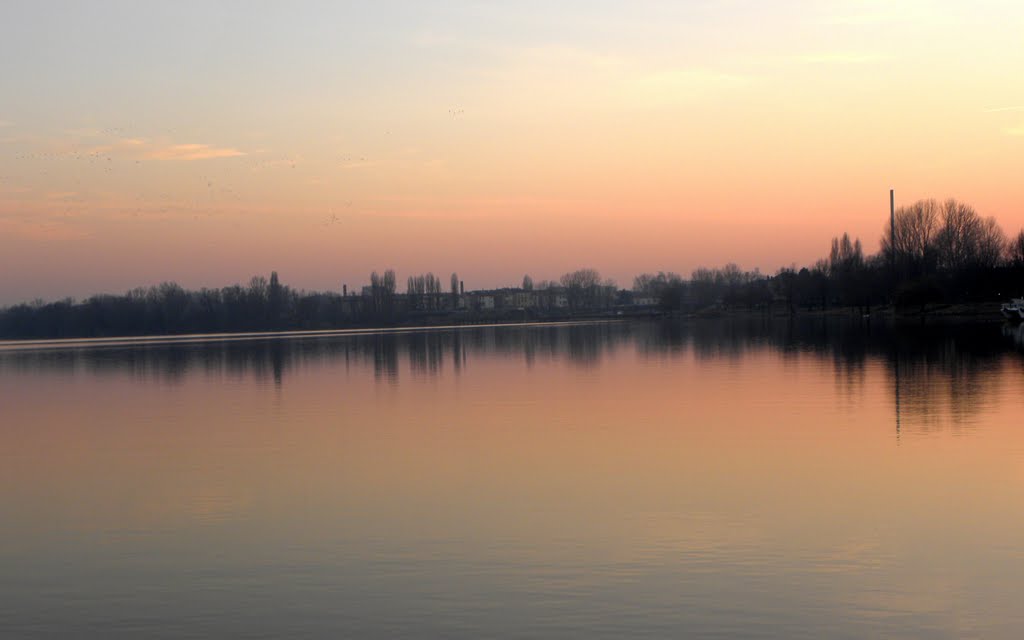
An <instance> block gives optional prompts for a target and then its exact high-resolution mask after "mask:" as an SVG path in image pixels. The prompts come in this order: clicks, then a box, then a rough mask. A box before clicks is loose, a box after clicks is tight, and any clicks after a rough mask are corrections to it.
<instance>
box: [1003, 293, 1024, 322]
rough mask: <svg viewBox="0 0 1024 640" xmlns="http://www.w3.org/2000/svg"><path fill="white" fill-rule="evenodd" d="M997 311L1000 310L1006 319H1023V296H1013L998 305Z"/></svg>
mask: <svg viewBox="0 0 1024 640" xmlns="http://www.w3.org/2000/svg"><path fill="white" fill-rule="evenodd" d="M999 311H1001V312H1002V314H1003V317H1004V318H1006V319H1007V320H1013V321H1020V320H1024V298H1014V299H1013V300H1010V301H1009V302H1004V303H1003V305H1002V306H1001V307H999Z"/></svg>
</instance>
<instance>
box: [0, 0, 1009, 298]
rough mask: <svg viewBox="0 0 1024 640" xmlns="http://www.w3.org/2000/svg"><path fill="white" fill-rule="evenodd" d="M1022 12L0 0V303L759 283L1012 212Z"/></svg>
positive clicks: (578, 0)
mask: <svg viewBox="0 0 1024 640" xmlns="http://www.w3.org/2000/svg"><path fill="white" fill-rule="evenodd" d="M1022 33H1024V4H1022V3H1019V2H1017V1H1015V0H1014V1H1010V0H1006V1H1003V0H979V1H977V2H972V3H965V2H962V1H961V2H946V1H941V0H937V1H935V2H924V1H914V0H908V1H906V2H897V1H885V2H881V1H874V0H867V1H859V2H858V1H827V0H823V1H818V2H810V1H806V2H799V1H795V0H779V1H775V2H771V3H767V2H761V1H753V0H751V1H745V0H722V1H719V2H714V1H690V2H687V1H683V0H679V1H675V2H669V1H655V0H650V1H639V0H638V1H636V2H629V3H622V2H610V1H604V0H585V1H584V0H565V1H562V2H558V3H552V2H540V1H532V0H524V1H520V2H515V3H508V2H482V1H479V2H470V1H466V2H389V1H380V2H372V3H370V2H340V1H339V2H292V3H281V2H265V3H264V2H256V1H251V2H249V1H245V2H243V1H238V2H213V1H208V0H207V1H202V2H191V1H187V0H186V1H181V2H174V3H169V2H138V1H126V2H109V1H102V0H98V1H96V2H88V3H85V2H46V3H41V2H30V1H20V0H11V1H8V2H4V3H3V4H2V5H0V78H3V81H2V82H0V272H2V273H3V274H4V277H3V278H0V305H4V304H14V303H17V302H21V301H24V300H31V299H35V298H44V299H55V298H62V297H64V296H73V297H76V298H82V297H85V296H88V295H90V294H94V293H101V292H109V293H122V292H124V291H126V290H128V289H130V288H133V287H136V286H149V285H152V284H156V283H158V282H161V281H166V280H173V281H177V282H179V283H180V284H182V285H183V286H185V287H188V288H199V287H221V286H226V285H230V284H234V283H236V282H247V281H248V280H249V278H250V277H251V276H253V275H255V274H263V275H267V274H269V272H270V271H271V270H276V271H277V272H278V273H279V274H280V278H281V281H282V282H283V283H285V284H289V285H291V286H293V287H296V288H302V289H311V290H340V289H341V285H342V284H343V283H344V284H347V285H348V286H349V288H350V289H352V288H353V287H356V288H358V287H359V286H361V285H362V284H366V283H367V282H368V280H369V274H370V272H371V271H372V270H377V271H383V270H384V269H387V268H393V269H395V270H396V272H397V274H398V281H399V282H404V281H405V278H406V276H408V275H413V274H419V273H425V272H428V271H431V272H433V273H435V274H437V275H439V276H441V277H442V279H447V276H448V274H450V273H451V272H453V271H454V272H457V273H458V274H459V275H460V277H461V278H462V279H463V280H464V282H465V285H466V288H467V289H477V288H489V287H499V286H515V285H517V284H518V283H519V282H520V281H521V279H522V277H523V275H524V274H530V275H531V276H532V278H533V279H534V281H538V282H539V281H541V280H545V279H557V278H558V277H559V276H560V275H561V274H563V273H565V272H567V271H571V270H574V269H577V268H582V267H593V268H596V269H598V270H599V271H600V272H601V273H602V274H603V275H604V276H606V277H610V278H613V279H615V280H616V281H617V282H618V284H619V285H620V286H624V287H628V286H630V285H631V283H632V279H633V277H634V276H635V275H636V274H639V273H642V272H650V271H658V270H665V271H676V272H680V273H682V274H684V275H687V274H689V273H690V272H691V271H692V270H693V269H695V268H696V267H698V266H720V265H723V264H725V263H728V262H735V263H737V264H739V265H740V266H741V267H742V268H744V269H754V268H758V269H760V270H761V271H762V272H765V273H774V272H775V271H776V270H777V269H779V268H780V267H785V266H790V265H794V264H795V265H797V266H801V265H806V264H810V263H813V262H814V261H815V260H816V259H818V258H820V257H823V256H824V255H826V254H827V252H828V249H829V245H830V243H831V239H832V237H833V236H837V235H841V234H842V233H843V232H849V233H850V234H851V235H852V236H856V237H859V238H861V239H862V241H863V243H864V246H865V249H866V251H868V252H869V253H870V252H874V251H877V248H878V240H879V238H880V237H881V235H882V232H883V229H884V226H885V224H886V222H887V220H888V207H889V189H890V188H894V189H895V190H896V199H897V204H909V203H911V202H913V201H915V200H917V199H920V198H943V199H944V198H947V197H954V198H957V199H959V200H963V201H965V202H968V203H970V204H971V205H973V206H974V207H975V208H976V209H977V210H978V212H979V213H980V214H981V215H983V216H994V217H995V218H996V219H997V220H998V221H999V223H1000V225H1001V226H1002V227H1003V229H1004V230H1005V231H1006V232H1007V234H1008V235H1015V234H1016V233H1017V232H1018V231H1019V230H1020V229H1021V227H1024V179H1022V178H1021V176H1022V171H1021V170H1022V168H1024V82H1021V78H1024V41H1022V39H1021V34H1022Z"/></svg>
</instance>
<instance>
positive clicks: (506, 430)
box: [0, 318, 1024, 638]
mask: <svg viewBox="0 0 1024 640" xmlns="http://www.w3.org/2000/svg"><path fill="white" fill-rule="evenodd" d="M1022 344H1024V336H1022V334H1021V333H1020V330H1018V329H1016V328H1013V327H1005V326H1000V325H999V324H942V325H938V324H920V323H906V324H898V325H897V324H890V323H880V322H877V321H876V322H873V323H867V322H865V321H863V320H861V319H846V320H836V319H828V320H826V319H821V318H805V319H801V320H799V321H787V320H766V319H760V318H748V319H725V320H708V321H690V322H677V323H661V322H655V321H651V322H632V323H631V322H607V323H580V324H573V325H532V326H501V327H473V328H439V329H429V330H422V331H401V332H372V331H369V332H350V333H346V332H328V333H322V334H312V335H298V336H284V337H275V336H253V337H250V338H248V339H241V340H239V339H228V338H227V337H224V336H220V337H216V336H215V337H210V338H191V339H184V340H178V341H176V342H170V343H167V342H161V341H150V342H137V341H108V342H104V343H100V344H94V343H89V342H79V343H74V344H72V345H60V344H58V343H38V344H35V345H32V346H30V347H28V348H26V347H17V348H16V347H12V346H11V345H10V344H9V343H8V344H0V509H2V514H3V517H2V520H0V566H2V568H3V570H2V572H0V635H3V636H4V637H12V638H81V637H97V638H158V637H159V638H214V637H245V638H264V637H265V638H285V637H287V638H399V637H413V638H415V637H422V638H484V637H487V638H535V637H536V638H560V637H585V638H624V637H658V638H664V637H694V638H736V637H744V638H826V637H827V638H876V637H888V638H903V637H905V638H973V637H977V638H1015V637H1018V636H1019V633H1020V630H1021V629H1024V610H1022V608H1021V607H1020V604H1019V600H1018V598H1019V592H1020V588H1021V585H1022V584H1024V509H1022V507H1021V505H1024V421H1022V419H1021V418H1022V415H1024V393H1022V390H1024V347H1022Z"/></svg>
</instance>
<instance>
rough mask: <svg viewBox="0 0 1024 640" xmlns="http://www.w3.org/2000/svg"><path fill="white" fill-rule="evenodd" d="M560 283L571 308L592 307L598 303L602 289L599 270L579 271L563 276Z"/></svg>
mask: <svg viewBox="0 0 1024 640" xmlns="http://www.w3.org/2000/svg"><path fill="white" fill-rule="evenodd" d="M560 282H561V284H562V286H563V287H565V294H566V297H567V298H568V299H569V306H570V307H571V308H573V309H577V308H579V307H583V306H592V305H594V304H595V303H596V302H597V300H598V297H599V292H600V288H601V274H600V273H598V271H597V269H577V270H576V271H573V272H571V273H566V274H565V275H563V276H562V277H561V279H560Z"/></svg>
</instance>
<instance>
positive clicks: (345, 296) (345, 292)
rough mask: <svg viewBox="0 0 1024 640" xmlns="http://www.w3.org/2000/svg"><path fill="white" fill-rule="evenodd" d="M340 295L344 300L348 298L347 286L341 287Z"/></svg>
mask: <svg viewBox="0 0 1024 640" xmlns="http://www.w3.org/2000/svg"><path fill="white" fill-rule="evenodd" d="M341 295H342V297H344V298H347V297H348V285H347V284H343V285H341Z"/></svg>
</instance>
